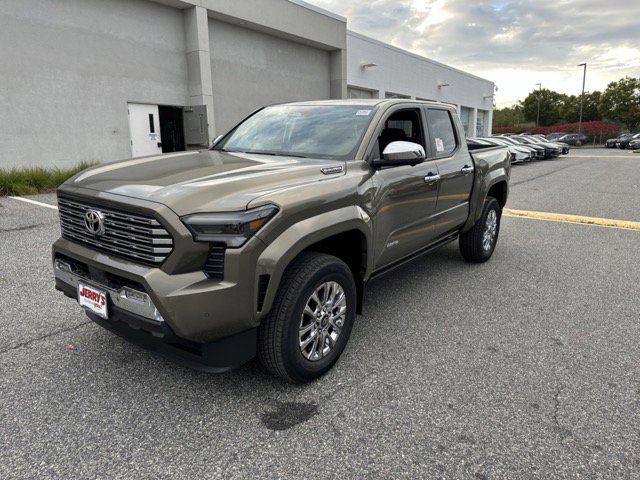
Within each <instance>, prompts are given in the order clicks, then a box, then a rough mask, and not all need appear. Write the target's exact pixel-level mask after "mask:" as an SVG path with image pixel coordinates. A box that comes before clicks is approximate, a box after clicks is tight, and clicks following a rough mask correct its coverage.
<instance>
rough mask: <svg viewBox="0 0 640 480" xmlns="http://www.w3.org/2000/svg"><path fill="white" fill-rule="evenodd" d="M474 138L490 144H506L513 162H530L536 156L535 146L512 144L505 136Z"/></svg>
mask: <svg viewBox="0 0 640 480" xmlns="http://www.w3.org/2000/svg"><path fill="white" fill-rule="evenodd" d="M474 140H477V141H481V142H484V143H485V144H487V143H488V144H489V145H500V146H505V147H507V148H508V149H509V152H510V153H511V163H523V162H530V161H531V160H532V159H534V158H535V155H536V152H535V150H534V149H533V148H531V147H528V146H526V145H512V144H510V143H509V142H507V141H505V140H504V139H503V138H497V137H481V138H474Z"/></svg>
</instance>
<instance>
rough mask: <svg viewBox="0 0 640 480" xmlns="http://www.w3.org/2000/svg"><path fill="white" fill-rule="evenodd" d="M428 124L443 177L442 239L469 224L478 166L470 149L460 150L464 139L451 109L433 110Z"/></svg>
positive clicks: (440, 194)
mask: <svg viewBox="0 0 640 480" xmlns="http://www.w3.org/2000/svg"><path fill="white" fill-rule="evenodd" d="M427 123H428V126H429V136H430V141H431V156H432V157H431V158H432V159H433V160H434V161H435V162H436V164H437V165H438V173H439V174H440V189H439V191H438V203H437V207H436V210H437V212H436V215H437V217H436V220H435V225H434V227H435V229H436V232H437V234H438V236H443V235H446V234H448V233H450V232H452V231H454V230H456V229H457V228H458V227H460V226H461V225H462V224H464V223H465V222H466V221H467V217H468V216H469V197H470V195H471V188H472V186H473V176H474V165H473V162H472V161H471V156H470V155H469V153H468V151H467V149H466V148H460V147H461V142H463V141H464V137H463V136H461V132H458V131H457V129H456V127H455V123H454V121H453V117H452V115H451V111H450V110H447V109H439V108H429V109H428V110H427Z"/></svg>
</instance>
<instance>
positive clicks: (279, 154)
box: [242, 150, 308, 158]
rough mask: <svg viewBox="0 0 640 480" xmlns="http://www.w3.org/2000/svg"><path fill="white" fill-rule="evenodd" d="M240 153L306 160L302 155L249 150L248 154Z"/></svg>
mask: <svg viewBox="0 0 640 480" xmlns="http://www.w3.org/2000/svg"><path fill="white" fill-rule="evenodd" d="M242 153H253V154H256V155H270V156H272V157H295V158H308V157H305V156H304V155H300V154H297V153H287V152H269V151H267V150H251V151H249V152H242Z"/></svg>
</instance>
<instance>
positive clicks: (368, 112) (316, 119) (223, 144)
mask: <svg viewBox="0 0 640 480" xmlns="http://www.w3.org/2000/svg"><path fill="white" fill-rule="evenodd" d="M373 110H374V109H373V108H372V107H371V106H363V105H349V106H342V105H322V106H317V105H310V106H307V105H276V106H273V107H267V108H265V109H263V110H260V111H259V112H257V113H256V114H255V115H252V116H251V117H249V118H248V119H246V120H245V121H244V122H242V123H241V124H240V125H238V126H237V127H236V128H235V129H234V130H232V131H231V132H230V133H229V134H227V136H226V137H225V138H223V139H222V140H221V141H220V142H218V143H217V144H216V146H215V147H214V150H221V151H225V152H243V153H255V154H263V155H283V156H295V157H302V158H306V157H313V158H327V159H336V160H346V159H349V158H353V156H354V155H355V152H356V150H357V148H358V145H359V144H360V140H361V139H362V136H363V135H364V132H365V130H366V129H367V127H368V126H369V122H370V121H371V118H372V117H373V113H374V111H373Z"/></svg>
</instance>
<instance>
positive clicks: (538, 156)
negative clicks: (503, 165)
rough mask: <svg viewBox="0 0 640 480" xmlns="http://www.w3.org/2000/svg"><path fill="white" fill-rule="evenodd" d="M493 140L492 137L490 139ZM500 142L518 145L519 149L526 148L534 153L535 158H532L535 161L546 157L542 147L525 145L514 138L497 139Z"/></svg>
mask: <svg viewBox="0 0 640 480" xmlns="http://www.w3.org/2000/svg"><path fill="white" fill-rule="evenodd" d="M492 138H493V137H492ZM499 138H501V139H502V140H504V141H505V142H507V143H509V144H511V145H518V146H521V147H527V148H530V149H532V150H533V151H534V152H535V156H534V157H533V158H534V159H536V160H542V159H544V158H545V156H546V150H545V148H544V147H543V146H542V145H537V144H527V143H525V142H523V141H522V140H519V141H518V140H516V139H515V138H514V137H506V136H504V137H499Z"/></svg>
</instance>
